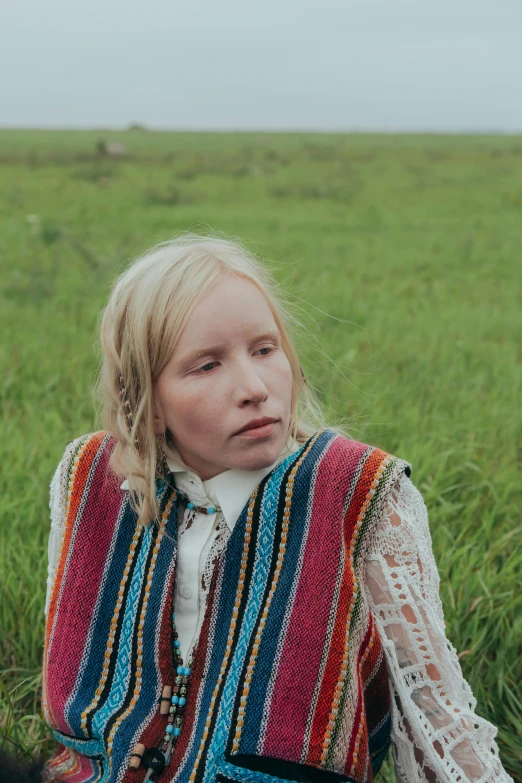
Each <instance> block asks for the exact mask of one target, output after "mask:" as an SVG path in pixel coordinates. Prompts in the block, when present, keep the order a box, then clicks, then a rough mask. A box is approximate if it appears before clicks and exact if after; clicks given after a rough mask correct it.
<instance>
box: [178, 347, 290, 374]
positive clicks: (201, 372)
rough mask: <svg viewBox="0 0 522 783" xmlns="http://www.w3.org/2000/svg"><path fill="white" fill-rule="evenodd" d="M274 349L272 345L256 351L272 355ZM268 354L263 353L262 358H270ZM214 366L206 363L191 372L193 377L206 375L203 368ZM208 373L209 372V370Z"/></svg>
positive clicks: (211, 363) (212, 363)
mask: <svg viewBox="0 0 522 783" xmlns="http://www.w3.org/2000/svg"><path fill="white" fill-rule="evenodd" d="M274 350H275V348H274V347H273V346H272V345H265V346H264V348H258V351H270V353H273V351H274ZM270 353H265V354H263V356H270ZM214 364H216V362H208V363H207V364H204V365H203V367H200V368H199V369H198V370H193V372H194V374H195V375H208V373H207V372H204V370H205V367H212V365H214ZM209 372H210V370H209Z"/></svg>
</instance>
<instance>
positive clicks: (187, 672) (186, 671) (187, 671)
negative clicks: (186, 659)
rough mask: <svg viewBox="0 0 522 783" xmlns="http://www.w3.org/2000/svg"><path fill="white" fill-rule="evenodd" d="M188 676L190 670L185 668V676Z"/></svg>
mask: <svg viewBox="0 0 522 783" xmlns="http://www.w3.org/2000/svg"><path fill="white" fill-rule="evenodd" d="M189 674H190V668H189V667H188V666H185V676H186V677H188V676H189Z"/></svg>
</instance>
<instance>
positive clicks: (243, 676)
mask: <svg viewBox="0 0 522 783" xmlns="http://www.w3.org/2000/svg"><path fill="white" fill-rule="evenodd" d="M113 447H114V442H113V440H112V439H111V437H110V436H109V435H108V434H107V433H104V432H98V433H94V434H89V435H86V436H83V437H82V438H79V439H77V440H76V441H73V442H72V443H71V444H69V445H68V450H69V453H68V458H67V459H66V460H63V461H62V464H63V465H64V467H63V474H62V488H63V489H62V500H61V503H62V507H63V513H64V516H65V531H64V535H63V539H62V544H61V551H60V557H59V560H58V565H57V569H56V574H55V577H54V581H53V588H52V592H51V596H50V602H49V611H48V616H47V626H46V639H45V649H44V687H43V709H44V717H45V720H46V721H47V723H48V724H49V726H50V727H51V728H52V730H53V732H54V734H55V737H56V739H57V741H58V746H57V750H56V753H55V754H54V756H53V758H52V759H51V760H50V761H49V762H48V763H47V765H46V768H45V772H44V780H45V781H47V783H51V782H55V781H59V780H61V781H68V782H69V781H74V783H87V782H89V783H94V782H95V781H96V782H99V783H101V782H102V781H104V782H105V781H110V782H111V783H112V782H113V781H125V783H133V781H136V782H137V781H141V780H142V779H143V776H144V768H143V767H142V768H140V769H138V770H137V771H131V770H129V769H128V762H129V757H130V753H131V752H132V750H133V748H134V746H135V744H136V743H137V742H142V743H143V744H145V745H146V746H147V747H150V746H153V745H156V744H157V742H158V740H159V739H160V738H161V736H162V734H163V732H164V726H165V718H164V717H163V716H161V715H160V714H159V706H158V701H159V697H160V694H161V691H162V687H163V686H164V685H165V684H172V683H173V682H174V677H175V673H174V669H173V654H172V628H171V613H172V600H173V594H174V592H173V588H174V581H175V564H176V535H177V513H178V503H177V502H176V497H177V492H176V489H175V488H173V487H171V486H168V485H167V483H166V482H165V481H163V480H158V484H157V492H158V497H159V500H160V505H161V508H162V509H164V508H165V507H166V505H167V503H168V501H169V500H173V503H172V508H171V512H170V513H169V514H168V515H167V516H165V515H164V516H163V518H162V522H161V524H160V525H159V526H150V527H143V526H142V525H141V524H140V521H139V520H138V519H137V517H136V514H135V513H134V511H133V510H132V509H131V507H130V505H129V502H128V493H126V492H124V491H122V490H121V488H120V486H119V481H118V479H117V478H116V477H115V476H114V475H113V474H112V473H111V471H110V469H109V458H110V454H111V451H112V448H113ZM405 471H406V472H407V473H409V471H410V466H409V464H408V463H407V462H405V461H404V460H401V459H399V458H397V457H394V456H392V455H390V454H387V453H386V452H384V451H382V450H380V449H378V448H375V447H373V446H369V445H368V444H364V443H359V442H358V441H353V440H348V439H347V438H345V437H344V436H341V435H338V434H337V433H335V432H334V431H332V430H329V429H323V430H320V431H318V432H317V433H316V434H315V435H314V436H312V437H311V438H309V440H308V441H307V442H306V443H305V444H303V446H302V447H301V448H300V449H299V450H298V451H297V452H295V453H293V454H291V455H290V456H288V457H287V458H286V459H285V460H283V461H282V462H281V463H279V464H278V465H277V467H276V468H275V469H274V470H273V471H271V473H269V474H268V475H267V476H266V477H265V478H264V479H263V481H261V483H260V484H259V485H258V486H257V487H256V489H255V490H254V492H253V494H252V496H251V497H250V499H249V501H248V502H247V503H246V505H245V507H244V509H243V511H242V513H241V515H240V517H239V519H238V521H237V523H236V525H235V527H234V530H233V532H232V534H231V536H230V538H229V539H228V541H227V542H226V546H225V547H224V548H223V550H222V551H221V552H220V553H219V556H218V560H217V563H216V566H215V568H214V571H213V574H212V580H211V584H210V588H209V594H208V601H207V605H206V607H205V614H204V618H203V622H202V626H201V631H200V634H199V637H198V640H197V643H196V646H195V650H194V658H195V660H194V665H193V669H192V673H191V675H190V678H189V682H188V686H187V689H188V692H187V705H186V711H185V716H186V717H185V720H184V724H183V728H182V732H181V735H180V737H179V738H178V740H177V741H176V743H175V746H174V752H173V756H172V758H171V761H170V763H169V765H168V766H167V767H166V769H165V770H164V772H163V773H162V775H161V777H160V781H161V782H162V783H166V782H167V781H176V783H177V781H180V783H181V782H182V783H185V781H187V782H188V781H198V782H199V781H205V783H206V782H207V781H212V783H213V782H214V781H217V780H220V779H223V778H226V779H230V780H236V781H247V780H249V781H252V783H270V781H271V782H272V783H273V781H277V780H278V778H276V777H274V776H273V775H269V774H267V773H264V772H261V771H258V770H250V769H246V768H245V767H241V766H239V765H238V764H237V763H234V757H237V758H238V759H239V758H240V757H241V756H243V755H245V754H247V755H250V756H252V755H254V756H257V757H261V758H263V759H266V760H269V759H272V760H280V761H281V762H286V763H288V764H292V763H293V764H294V765H300V767H302V768H303V769H305V770H306V769H309V770H311V771H313V772H315V773H321V772H323V773H324V774H325V776H327V777H325V780H326V779H328V780H339V781H341V780H343V781H346V780H352V781H356V783H363V781H364V782H366V781H371V780H372V779H373V777H374V775H375V774H376V772H377V771H378V769H379V767H380V765H381V763H382V760H383V758H384V755H385V753H386V751H387V749H388V746H389V738H390V727H391V714H390V709H391V704H390V688H389V682H388V674H387V669H386V664H385V660H384V656H383V649H382V645H381V639H380V637H379V634H378V632H377V629H376V626H375V623H374V620H373V616H372V613H371V611H370V609H369V606H368V602H367V599H366V596H365V593H364V591H363V590H362V589H361V585H362V574H363V572H364V568H365V558H366V555H367V552H368V546H369V544H370V542H371V539H372V536H373V535H374V534H375V527H376V525H375V520H377V519H379V516H380V515H381V513H382V510H383V508H384V504H385V503H386V499H387V497H388V495H389V493H390V491H391V489H392V487H393V486H394V484H395V482H396V481H397V479H398V478H399V477H400V475H401V474H402V473H403V472H405ZM93 541H95V543H96V546H95V547H93ZM314 779H317V778H314Z"/></svg>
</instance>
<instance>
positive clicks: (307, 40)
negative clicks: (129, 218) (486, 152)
mask: <svg viewBox="0 0 522 783" xmlns="http://www.w3.org/2000/svg"><path fill="white" fill-rule="evenodd" d="M1 26H2V30H1V31H0V73H1V77H0V79H1V81H0V126H3V127H6V126H8V127H62V128H64V127H72V128H75V127H76V128H80V127H85V128H87V127H102V126H103V127H115V128H124V127H126V126H127V125H129V124H130V123H133V122H139V123H142V124H144V125H146V126H148V127H150V128H158V129H160V128H165V129H167V128H172V129H197V130H229V129H238V130H240V129H245V130H251V129H260V130H263V129H266V130H278V129H279V130H294V129H295V130H375V131H383V130H385V131H393V130H398V131H400V130H406V131H413V130H427V131H429V130H433V131H467V130H469V131H489V130H491V131H506V132H510V131H511V132H520V131H522V0H488V1H487V0H313V2H311V1H310V0H257V2H254V0H185V2H183V3H182V2H179V0H150V2H144V0H86V1H84V2H82V3H75V2H71V0H45V2H42V0H16V2H15V1H14V0H12V1H9V0H6V2H5V4H3V8H2V14H1Z"/></svg>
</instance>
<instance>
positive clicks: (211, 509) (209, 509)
mask: <svg viewBox="0 0 522 783" xmlns="http://www.w3.org/2000/svg"><path fill="white" fill-rule="evenodd" d="M215 510H216V509H215V508H214V506H209V507H208V508H207V514H213V513H214V511H215Z"/></svg>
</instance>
